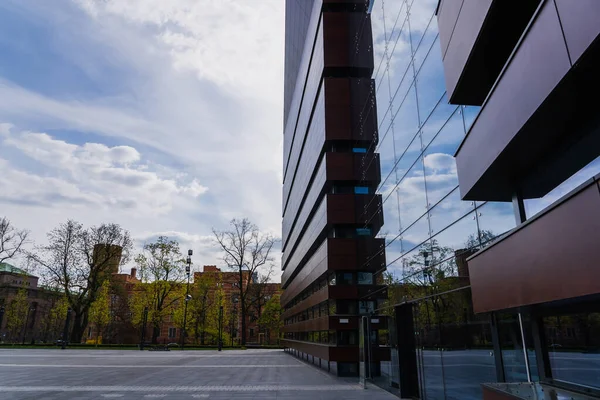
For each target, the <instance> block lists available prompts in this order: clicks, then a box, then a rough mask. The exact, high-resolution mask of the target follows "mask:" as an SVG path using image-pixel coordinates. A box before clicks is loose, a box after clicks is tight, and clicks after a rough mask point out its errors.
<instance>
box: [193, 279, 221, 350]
mask: <svg viewBox="0 0 600 400" xmlns="http://www.w3.org/2000/svg"><path fill="white" fill-rule="evenodd" d="M215 285H216V279H215V276H213V274H210V273H204V274H202V275H200V277H199V278H198V279H195V280H194V283H193V285H192V288H191V289H190V293H191V295H192V299H191V300H190V302H189V304H188V312H189V314H188V316H189V324H190V327H191V331H192V332H193V334H194V338H195V342H196V343H198V340H200V344H202V345H204V344H205V343H204V341H205V336H206V329H207V325H208V310H210V309H211V307H212V306H213V304H214V303H215Z"/></svg>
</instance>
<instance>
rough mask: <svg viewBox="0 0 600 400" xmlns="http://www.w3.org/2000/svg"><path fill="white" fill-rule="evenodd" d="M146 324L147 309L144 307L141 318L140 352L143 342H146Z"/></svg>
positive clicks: (142, 348)
mask: <svg viewBox="0 0 600 400" xmlns="http://www.w3.org/2000/svg"><path fill="white" fill-rule="evenodd" d="M147 322H148V307H144V315H143V316H142V332H141V335H140V336H141V338H140V350H144V342H145V341H146V323H147Z"/></svg>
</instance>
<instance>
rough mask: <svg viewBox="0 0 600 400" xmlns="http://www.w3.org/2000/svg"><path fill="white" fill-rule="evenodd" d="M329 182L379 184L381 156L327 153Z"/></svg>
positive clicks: (373, 154)
mask: <svg viewBox="0 0 600 400" xmlns="http://www.w3.org/2000/svg"><path fill="white" fill-rule="evenodd" d="M325 156H326V158H327V180H328V181H352V182H356V183H358V182H361V181H364V182H366V183H367V184H368V183H371V182H372V183H379V181H380V180H381V170H380V167H379V154H376V153H369V154H360V153H326V155H325Z"/></svg>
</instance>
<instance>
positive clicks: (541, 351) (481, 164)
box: [371, 0, 600, 399]
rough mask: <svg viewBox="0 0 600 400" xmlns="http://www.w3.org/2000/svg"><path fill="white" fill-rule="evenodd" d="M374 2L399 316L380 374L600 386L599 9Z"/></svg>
mask: <svg viewBox="0 0 600 400" xmlns="http://www.w3.org/2000/svg"><path fill="white" fill-rule="evenodd" d="M575 3H577V4H575ZM372 5H373V8H372V14H371V20H372V27H373V28H372V29H373V45H374V59H375V68H374V73H373V79H374V80H375V83H376V98H377V102H376V104H377V114H378V121H379V126H378V129H379V143H378V144H377V146H376V147H375V149H374V150H375V151H376V152H378V153H379V154H380V160H381V176H382V177H381V184H380V185H379V187H378V193H381V195H382V204H383V210H384V215H385V220H386V223H385V226H384V227H383V228H382V230H381V232H380V235H381V237H383V238H385V241H386V259H387V271H388V272H387V273H386V274H385V276H384V279H383V280H384V281H385V282H386V283H388V284H390V285H391V287H390V289H389V299H388V300H387V302H385V303H384V304H380V305H379V307H381V308H380V311H379V312H383V313H385V314H387V315H390V316H391V317H392V322H390V323H391V324H397V325H395V326H396V332H394V331H393V330H390V335H389V336H388V338H387V339H385V340H380V343H382V344H385V345H391V346H392V348H393V351H392V357H391V358H392V360H393V362H392V363H383V364H382V378H379V379H376V380H375V381H376V382H377V383H379V384H381V385H382V386H384V387H386V388H388V389H390V390H393V389H392V388H393V387H396V388H397V387H400V390H399V392H400V393H401V395H402V397H419V398H425V399H438V398H461V399H478V398H481V396H482V390H481V384H482V383H485V382H528V381H531V382H545V383H547V384H551V385H553V386H559V387H560V386H562V387H567V386H568V387H571V388H572V389H573V388H574V389H579V390H583V389H582V388H583V387H584V386H587V387H588V389H589V390H587V389H586V390H587V391H586V393H588V394H589V393H595V394H598V391H599V390H600V384H599V383H598V382H600V356H598V355H597V354H596V353H591V352H597V351H598V350H600V349H599V348H598V345H599V344H598V342H597V337H598V332H599V329H600V318H599V317H598V316H599V315H600V303H599V302H598V301H599V300H598V298H599V297H600V283H599V282H600V280H598V279H597V266H596V261H595V260H596V259H597V258H596V257H595V255H594V251H593V249H594V248H595V245H593V244H592V243H597V232H598V228H600V219H598V218H600V214H599V213H598V212H597V210H598V209H600V208H599V207H598V206H600V204H599V203H598V202H599V201H600V198H599V196H598V184H597V179H595V178H594V179H592V178H593V177H594V176H595V175H596V174H598V173H599V172H600V160H599V159H598V156H600V133H599V132H600V131H599V128H598V127H599V126H600V117H598V113H597V111H595V109H596V108H597V106H596V105H595V102H593V101H590V99H593V98H595V97H597V93H598V89H600V77H599V76H598V74H597V73H594V72H593V71H597V69H598V66H599V65H600V39H598V34H599V33H600V28H599V25H598V24H597V21H598V20H599V18H600V7H599V6H598V4H596V2H589V1H582V2H570V1H568V0H531V1H529V0H528V1H522V2H519V6H517V7H514V6H513V5H510V4H509V2H502V1H499V0H495V1H486V2H483V1H482V2H478V1H462V0H442V1H437V0H397V1H390V0H381V1H376V2H373V4H372ZM507 19H510V21H511V24H506V23H505V21H506V20H507ZM491 49H493V50H491ZM450 103H452V104H450ZM595 107H596V108H595ZM459 184H460V185H459ZM577 185H581V186H580V187H579V188H578V189H575V188H576V187H577ZM573 189H575V190H574V191H571V190H573ZM569 191H571V192H570V194H567V193H568V192H569ZM561 196H564V197H562V198H561ZM560 198H561V199H560ZM526 206H527V212H526V209H525V207H526ZM544 207H547V208H546V209H545V210H544V211H542V212H540V210H542V209H543V208H544ZM515 215H516V216H517V220H516V221H515ZM597 217H598V218H597ZM515 226H516V228H515ZM513 228H514V229H513ZM490 321H491V322H492V323H491V324H490ZM564 353H567V354H564ZM583 353H587V354H583ZM396 361H397V363H396ZM564 382H567V383H564ZM573 385H574V386H573ZM594 389H595V390H596V392H594Z"/></svg>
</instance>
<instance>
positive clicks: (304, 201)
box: [281, 0, 390, 375]
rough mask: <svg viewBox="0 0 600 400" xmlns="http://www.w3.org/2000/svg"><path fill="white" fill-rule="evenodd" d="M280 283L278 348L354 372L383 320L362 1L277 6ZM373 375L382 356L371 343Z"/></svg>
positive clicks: (367, 30)
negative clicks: (281, 56)
mask: <svg viewBox="0 0 600 400" xmlns="http://www.w3.org/2000/svg"><path fill="white" fill-rule="evenodd" d="M285 41H286V50H285V54H286V55H285V60H286V64H285V84H284V86H285V96H284V97H285V106H284V107H285V109H284V114H285V116H284V126H285V127H284V184H283V223H282V249H283V256H282V269H283V273H282V287H283V288H284V293H283V294H282V296H281V303H282V306H283V308H284V312H283V320H284V327H283V331H284V334H285V338H284V341H283V343H284V346H286V348H287V349H288V350H289V351H290V352H293V353H294V354H295V355H297V356H299V357H302V358H304V359H308V360H310V361H311V362H313V363H314V364H317V365H319V366H321V367H322V368H326V369H327V370H328V371H331V372H334V373H337V374H338V375H358V373H359V355H360V352H359V341H360V338H361V335H360V334H359V332H360V329H359V326H360V323H361V322H362V318H361V315H368V316H369V317H370V319H369V320H368V321H369V325H368V326H367V327H366V330H365V331H363V332H362V333H363V336H362V337H364V336H367V337H370V338H373V341H374V342H377V338H378V337H379V335H380V332H381V331H385V330H386V329H387V320H386V319H385V318H377V317H378V316H377V315H376V314H375V313H374V312H375V309H376V308H377V305H378V303H377V301H378V300H381V299H386V298H387V291H386V286H385V285H383V281H382V276H381V271H382V270H385V253H384V251H383V248H384V240H383V239H377V238H375V236H376V235H377V233H378V232H379V230H380V229H381V226H382V225H383V212H382V197H381V195H379V194H377V193H376V191H377V188H378V185H379V182H380V179H381V173H380V168H379V156H378V154H376V152H374V148H375V147H376V146H377V141H378V134H377V117H376V107H375V87H374V81H373V80H372V79H371V75H372V73H373V49H372V46H371V44H372V41H373V39H372V35H371V24H370V18H369V15H368V13H367V3H365V2H364V1H358V0H357V1H339V0H315V1H309V0H288V1H287V2H286V40H285ZM372 350H373V351H372V352H371V353H370V354H371V355H372V359H373V368H372V372H373V373H374V374H379V361H381V360H389V354H390V351H389V349H388V348H384V347H382V348H379V347H378V346H374V347H373V349H372Z"/></svg>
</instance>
